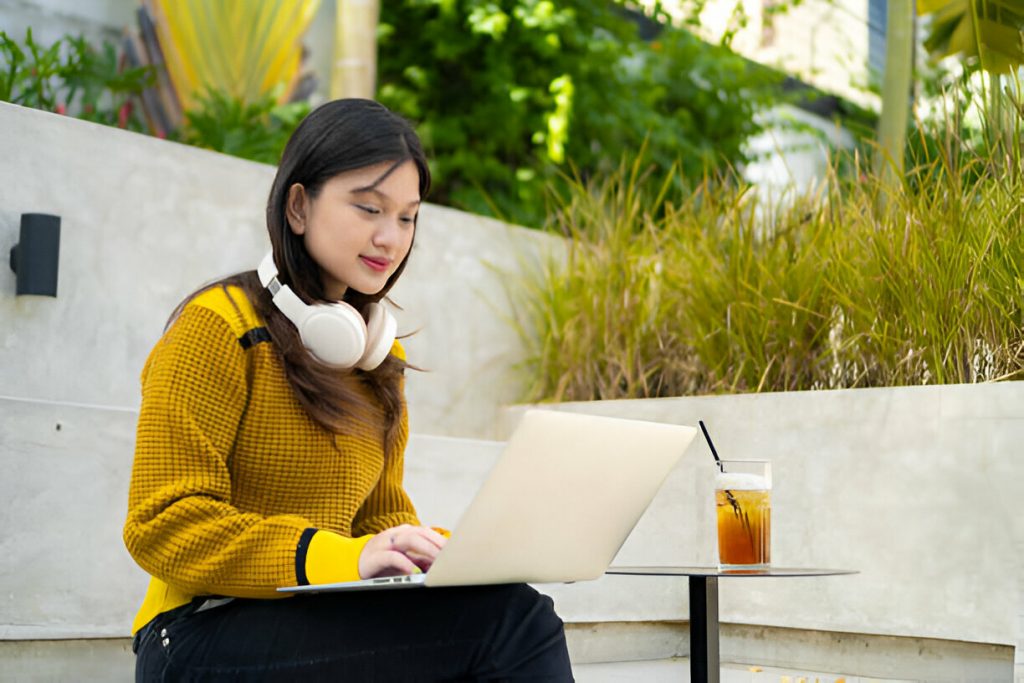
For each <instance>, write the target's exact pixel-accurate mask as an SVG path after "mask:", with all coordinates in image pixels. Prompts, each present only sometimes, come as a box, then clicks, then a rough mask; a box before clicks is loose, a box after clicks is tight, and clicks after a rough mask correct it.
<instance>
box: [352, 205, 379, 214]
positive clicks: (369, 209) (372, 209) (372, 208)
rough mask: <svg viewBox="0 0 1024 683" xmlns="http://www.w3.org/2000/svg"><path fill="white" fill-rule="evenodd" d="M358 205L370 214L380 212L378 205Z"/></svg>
mask: <svg viewBox="0 0 1024 683" xmlns="http://www.w3.org/2000/svg"><path fill="white" fill-rule="evenodd" d="M356 206H358V207H359V208H360V209H361V210H363V211H365V212H366V213H368V214H372V215H376V214H378V213H380V209H378V208H377V207H376V206H365V205H363V204H357V205H356Z"/></svg>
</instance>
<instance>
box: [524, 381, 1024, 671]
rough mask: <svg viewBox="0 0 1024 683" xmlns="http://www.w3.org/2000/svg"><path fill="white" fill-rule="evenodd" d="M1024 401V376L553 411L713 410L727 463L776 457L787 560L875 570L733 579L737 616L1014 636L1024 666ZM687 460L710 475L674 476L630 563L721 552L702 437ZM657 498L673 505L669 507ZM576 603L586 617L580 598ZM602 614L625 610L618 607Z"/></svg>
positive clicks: (680, 415)
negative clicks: (653, 532) (651, 541)
mask: <svg viewBox="0 0 1024 683" xmlns="http://www.w3.org/2000/svg"><path fill="white" fill-rule="evenodd" d="M1022 405H1024V383H1021V382H1011V383H1002V384H990V385H956V386H946V387H905V388H898V389H860V390H844V391H823V392H792V393H782V394H761V395H742V396H719V397H691V398H678V399H658V400H646V401H603V402H593V403H574V404H560V405H557V406H549V407H552V408H555V409H559V410H571V411H578V412H587V413H595V414H606V415H615V416H620V417H632V418H637V419H649V420H654V421H666V422H674V423H681V424H695V423H696V422H697V420H699V419H703V420H705V422H706V423H707V425H708V427H709V429H710V431H711V434H712V436H713V438H714V440H715V444H716V447H717V448H718V451H719V453H720V454H722V455H723V457H726V456H732V457H748V458H765V459H769V460H771V461H772V462H773V476H774V479H775V482H774V483H775V488H774V492H773V515H772V517H773V519H772V522H773V524H772V527H773V549H772V559H773V562H774V563H776V564H778V565H780V566H802V567H819V566H820V567H845V568H851V569H858V570H860V574H858V575H856V576H848V577H836V578H828V579H824V578H823V579H813V580H808V581H803V580H778V581H775V582H773V583H770V585H765V584H762V583H758V582H754V581H749V580H743V579H724V580H722V585H721V588H720V590H721V595H720V599H721V610H722V618H723V620H725V621H729V622H733V623H737V624H761V625H771V626H779V627H787V628H799V629H808V630H823V631H832V630H836V631H844V632H854V633H865V634H876V635H904V636H906V635H912V636H917V637H922V638H940V639H948V640H954V641H968V642H978V643H1000V644H1006V645H1010V646H1014V647H1016V648H1017V653H1018V654H1017V658H1018V664H1020V659H1021V658H1020V651H1021V648H1022V646H1024V633H1022V631H1021V625H1020V614H1021V612H1022V606H1024V595H1022V593H1021V577H1022V576H1024V559H1022V558H1024V555H1022V554H1021V552H1020V549H1021V547H1022V541H1024V522H1022V520H1021V516H1020V514H1019V511H1018V510H1017V507H1018V504H1017V503H1018V501H1019V498H1020V494H1019V490H1020V486H1021V483H1022V482H1024V461H1022V460H1021V459H1020V457H1019V453H1020V443H1021V442H1022V440H1024V411H1022V410H1021V406H1022ZM516 413H517V411H510V414H509V424H512V423H514V421H515V418H516ZM686 457H687V458H688V459H689V460H690V461H691V465H690V466H692V467H693V468H694V469H693V470H692V471H691V472H685V471H678V472H676V473H675V474H674V475H673V476H674V477H679V479H677V480H674V481H673V480H670V482H669V484H668V485H667V488H668V490H669V491H673V493H671V494H667V495H668V499H667V500H666V499H665V498H663V497H662V496H661V495H659V500H657V501H656V502H655V507H654V508H652V513H653V514H654V517H653V519H651V520H646V519H645V521H648V523H654V521H655V520H658V522H660V526H659V533H658V537H659V538H660V539H661V541H662V542H661V543H660V545H657V546H653V545H652V546H649V547H645V548H644V549H642V550H641V549H640V548H639V547H637V548H636V550H635V552H636V554H635V555H634V549H633V547H631V546H629V545H627V546H626V547H625V548H624V549H623V555H622V556H621V561H623V562H627V563H640V561H641V560H643V561H645V562H647V563H654V564H658V563H662V562H663V563H666V564H690V563H705V562H711V561H713V559H714V552H715V544H714V540H713V529H714V521H713V517H712V507H711V503H710V500H709V498H708V493H707V492H708V491H709V490H710V486H711V484H710V477H711V476H712V474H713V469H714V468H713V461H712V458H711V456H710V454H709V452H708V450H707V449H706V448H704V447H703V446H702V445H698V446H697V447H691V449H690V451H688V453H687V456H686ZM663 493H664V492H663ZM657 505H666V506H669V507H666V508H665V509H664V510H663V511H661V512H658V511H657ZM672 506H674V509H673V508H672ZM605 580H606V581H608V580H613V579H605ZM614 580H615V581H618V580H619V579H614ZM587 604H588V603H587V602H586V601H584V602H582V603H579V605H578V607H579V608H580V609H583V608H584V606H585V605H587ZM589 604H590V605H594V604H603V605H606V606H607V605H609V603H602V602H600V601H595V602H591V603H589ZM663 604H664V605H665V608H666V610H668V611H667V613H665V614H663V615H659V618H672V617H673V614H672V612H671V609H672V608H671V606H672V605H678V604H679V603H678V602H677V601H674V600H673V601H665V602H664V603H663ZM566 606H567V608H568V610H569V614H573V612H572V610H573V609H576V607H577V603H576V602H575V599H571V600H569V601H567V602H566ZM602 617H603V618H608V619H617V618H621V614H619V613H617V612H616V611H615V610H614V609H612V610H611V611H610V612H608V613H602Z"/></svg>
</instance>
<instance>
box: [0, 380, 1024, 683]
mask: <svg viewBox="0 0 1024 683" xmlns="http://www.w3.org/2000/svg"><path fill="white" fill-rule="evenodd" d="M1022 399H1024V384H1020V383H1017V384H1002V385H990V386H981V387H970V386H958V387H943V388H930V387H929V388H909V389H895V390H860V391H839V392H816V393H814V394H811V393H807V394H778V395H763V396H721V397H706V398H691V399H672V400H665V401H644V402H608V403H594V404H586V405H576V404H574V405H567V406H561V408H564V409H568V410H586V411H588V412H597V413H606V414H613V415H625V416H631V417H643V418H646V419H654V420H665V421H672V422H685V423H690V422H695V421H696V419H705V420H706V421H707V423H708V424H709V426H710V428H711V429H712V432H713V434H714V436H715V439H716V442H717V445H718V448H719V449H720V451H721V452H722V453H730V454H737V453H743V454H745V455H757V456H758V457H766V458H770V459H771V460H772V461H773V463H774V465H775V478H776V482H775V484H776V486H775V491H774V494H773V503H774V514H773V517H774V518H775V519H774V521H775V524H774V525H773V527H774V541H773V555H774V557H773V559H774V560H775V562H776V564H778V565H780V566H804V567H807V566H826V567H842V568H852V569H858V570H860V572H861V573H860V574H858V575H854V576H840V577H829V578H812V579H750V578H733V579H723V580H721V585H720V599H721V614H722V619H723V622H724V623H725V625H724V626H723V631H722V653H723V657H724V659H725V661H731V662H738V663H748V664H757V665H760V666H778V667H790V668H797V667H799V668H803V669H814V670H817V671H824V672H834V673H836V674H847V675H860V676H880V677H887V678H901V679H907V680H923V679H927V680H969V681H980V680H989V681H1001V680H1010V678H1009V677H1010V675H1011V673H1010V672H1011V671H1012V667H1013V652H1014V647H1015V646H1016V645H1017V644H1018V643H1019V639H1020V633H1019V631H1018V630H1017V628H1018V627H1017V624H1016V615H1017V611H1018V609H1019V606H1020V604H1021V603H1020V597H1019V593H1017V591H1018V590H1019V588H1018V577H1019V571H1020V556H1019V555H1017V554H1016V553H1015V552H1014V551H1013V548H1014V546H1013V540H1014V537H1015V536H1018V537H1019V534H1020V529H1019V526H1010V525H998V524H992V521H991V518H992V516H993V515H992V510H993V508H994V507H995V508H997V509H1001V507H1000V506H1003V507H1005V508H1007V510H1001V512H1000V514H999V515H998V516H999V517H1000V518H1002V519H1004V520H1005V519H1011V518H1010V517H1008V516H1007V515H1008V514H1009V512H1008V509H1009V508H1010V502H1011V501H1012V500H1013V499H1012V498H1011V497H1010V496H1012V495H1013V489H1014V487H1015V486H1016V484H1017V483H1018V482H1019V481H1020V474H1021V473H1020V468H1021V465H1020V464H1018V463H1016V462H1014V461H1013V458H1012V456H1013V454H1014V452H1015V451H1014V450H1013V449H1014V445H1013V444H1015V443H1017V442H1018V441H1019V439H1020V438H1021V436H1024V433H1022V431H1024V426H1022V422H1024V420H1022V419H1021V417H1020V416H1019V415H1014V414H1013V413H1014V408H1013V407H1012V406H1014V405H1020V402H1021V400H1022ZM516 414H517V411H516V410H512V411H509V414H508V416H507V417H508V422H509V424H512V423H513V422H514V420H515V418H516ZM134 423H135V414H134V413H133V412H132V411H115V410H111V409H108V408H97V407H87V406H75V405H60V404H54V403H47V402H34V401H26V400H14V399H0V468H2V471H5V472H18V473H19V476H18V477H17V478H16V479H14V478H8V479H7V480H5V486H4V487H3V491H2V494H3V495H4V498H5V500H6V501H8V502H7V503H6V504H5V505H3V506H0V528H3V529H5V530H8V532H7V533H5V535H4V536H3V537H2V539H0V558H2V560H0V587H2V593H0V641H15V640H17V641H28V640H32V641H46V640H53V639H84V640H86V641H91V640H94V639H104V638H105V639H112V640H110V642H109V643H108V644H107V645H106V646H104V647H106V650H107V651H109V652H110V656H111V657H112V658H115V659H116V661H118V662H120V664H119V666H124V667H127V666H128V665H129V663H130V657H129V656H128V654H127V652H126V651H124V647H123V639H124V636H125V633H126V631H127V628H128V624H129V623H130V621H131V617H132V615H133V614H134V611H135V609H136V608H137V607H138V604H139V601H140V599H141V596H142V594H143V591H144V588H145V583H146V577H145V576H144V575H143V573H142V572H141V570H139V569H138V568H137V567H136V566H135V565H134V564H133V562H132V560H131V559H130V557H128V555H127V553H126V552H125V550H124V548H123V546H122V544H121V540H120V530H121V524H122V521H123V516H124V505H125V498H126V495H127V481H128V475H129V470H130V466H131V449H132V439H133V430H134ZM979 425H983V426H984V431H985V432H986V433H987V434H988V436H985V437H981V438H980V440H978V441H975V442H974V444H973V446H974V447H973V448H972V449H971V450H969V451H964V450H962V447H963V443H964V442H963V441H962V440H961V439H962V437H960V436H958V434H970V433H972V432H973V431H976V430H977V429H978V428H979ZM887 443H888V444H890V445H885V444H887ZM501 448H502V443H501V442H498V441H486V440H475V439H460V438H452V437H442V436H425V435H413V437H412V439H411V442H410V445H409V449H408V452H407V473H406V480H407V487H408V490H409V492H410V495H411V496H412V498H413V500H414V502H415V503H416V505H417V508H418V511H419V513H420V515H421V518H422V519H423V520H424V521H426V522H428V523H436V524H442V525H445V526H449V527H454V526H455V525H456V523H457V520H458V517H459V515H460V514H461V511H462V510H463V509H464V508H465V506H466V505H467V504H468V503H469V501H470V499H471V498H472V496H473V493H474V492H475V490H476V489H477V488H478V486H479V484H480V482H481V481H482V480H483V478H484V477H485V476H486V474H487V472H488V471H489V469H490V467H491V466H492V464H493V463H494V461H495V459H496V458H497V457H498V454H499V453H500V451H501ZM712 470H713V466H712V465H711V458H710V456H709V455H708V454H707V451H706V449H705V448H704V445H703V444H702V443H700V442H695V443H694V444H693V445H692V446H691V447H690V449H689V450H688V451H687V453H686V455H685V456H684V458H683V461H682V462H681V463H680V465H679V466H678V467H677V468H676V469H675V470H674V471H673V472H672V473H671V475H670V476H669V478H668V480H667V481H666V483H665V485H664V487H663V488H662V490H661V491H660V492H659V493H658V495H657V496H656V498H655V500H654V502H653V503H652V505H651V506H650V508H649V509H648V511H647V512H646V513H645V515H644V516H643V518H642V519H641V521H640V523H639V524H638V526H637V527H636V529H635V530H634V532H633V534H632V535H631V536H630V538H629V539H628V540H627V542H626V544H625V545H624V546H623V548H622V549H621V551H620V552H619V554H618V556H617V557H616V560H615V564H648V565H660V564H713V563H714V561H715V541H714V531H713V529H714V526H713V524H714V522H713V514H712V504H711V500H710V484H711V482H710V477H711V474H712ZM882 470H885V473H884V474H883V473H882ZM901 516H903V517H906V518H907V519H908V522H907V523H903V524H899V523H897V521H898V519H899V518H900V517H901ZM1018 542H1019V538H1018ZM541 588H542V590H544V591H545V592H547V593H548V594H549V595H551V596H552V597H553V598H554V599H555V601H556V605H557V608H558V610H559V613H560V614H561V615H562V617H563V619H565V621H566V622H567V623H568V624H569V625H570V644H571V648H572V654H573V661H574V662H577V663H581V664H582V663H593V662H614V661H636V660H660V659H668V658H674V657H679V656H687V655H688V654H689V649H688V641H687V638H688V631H687V629H686V628H685V625H684V624H682V622H685V621H686V620H687V618H688V616H687V615H688V601H687V596H686V582H685V581H682V580H678V579H671V578H641V577H612V576H609V577H605V578H602V579H599V580H597V581H594V582H588V583H580V584H574V585H569V586H562V585H554V586H542V587H541ZM74 647H76V648H78V649H79V650H82V654H81V656H82V657H86V658H87V659H88V657H91V656H94V655H96V652H95V651H96V648H98V647H100V645H98V644H97V645H95V646H88V645H87V644H86V643H79V644H78V645H75V646H74ZM47 648H48V646H45V645H42V644H38V643H37V644H34V645H33V644H31V643H27V644H26V646H25V647H20V648H13V647H11V646H9V645H5V646H4V647H2V648H0V662H4V661H8V662H12V664H10V666H12V667H14V668H13V669H11V670H20V669H18V667H25V668H26V670H31V669H30V668H29V667H31V666H35V665H34V664H33V662H34V661H35V659H34V657H35V655H37V654H39V653H41V652H44V651H45V652H49V651H51V650H52V648H49V649H47ZM82 648H84V650H83V649H82ZM69 652H70V651H69ZM75 652H78V650H75ZM39 656H40V657H41V656H42V655H41V654H39ZM97 657H98V655H97ZM94 658H95V657H94ZM101 659H102V658H101V657H100V658H99V659H98V661H99V660H101ZM90 661H91V660H90ZM15 663H16V664H17V666H15ZM2 668H4V666H3V665H0V669H2ZM0 680H3V676H0ZM95 680H103V679H102V677H100V678H97V679H95Z"/></svg>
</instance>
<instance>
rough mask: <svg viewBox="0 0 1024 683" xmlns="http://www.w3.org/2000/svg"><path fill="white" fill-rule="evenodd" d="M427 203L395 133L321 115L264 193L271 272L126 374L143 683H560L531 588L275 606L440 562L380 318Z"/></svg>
mask: <svg viewBox="0 0 1024 683" xmlns="http://www.w3.org/2000/svg"><path fill="white" fill-rule="evenodd" d="M429 185H430V174H429V170H428V167H427V163H426V159H425V158H424V155H423V151H422V148H421V145H420V142H419V140H418V139H417V137H416V135H415V133H414V132H413V130H412V129H411V127H410V126H409V124H408V123H407V122H406V121H404V120H403V119H401V118H400V117H398V116H396V115H394V114H393V113H391V112H390V111H388V110H387V109H386V108H384V107H383V106H381V105H379V104H377V103H375V102H372V101H369V100H339V101H335V102H330V103H327V104H325V105H323V106H321V107H319V108H317V109H316V110H315V111H313V112H312V113H311V114H310V115H309V116H308V117H307V118H306V119H305V120H304V121H303V122H302V124H301V125H300V126H299V127H298V129H296V131H295V133H294V134H293V136H292V138H291V140H290V141H289V142H288V145H287V147H286V148H285V151H284V155H283V157H282V159H281V164H280V166H279V168H278V171H277V176H276V178H275V180H274V184H273V187H272V188H271V192H270V198H269V201H268V204H267V228H268V231H269V234H270V243H271V247H272V250H271V252H270V254H268V256H267V258H266V259H264V261H263V262H262V263H261V264H260V267H259V268H258V269H257V271H256V272H253V271H249V272H246V273H241V274H238V275H235V276H232V277H229V278H226V279H225V280H223V281H221V282H219V283H215V284H214V285H211V286H209V287H206V288H203V289H201V290H200V291H199V292H197V293H195V294H193V295H192V296H191V297H189V298H188V299H186V301H185V302H183V304H181V305H180V306H179V307H178V309H177V310H176V311H175V313H174V315H173V316H172V323H171V324H170V325H169V327H168V329H167V331H166V333H165V334H164V337H163V338H162V339H161V340H160V342H158V343H157V345H156V347H155V348H154V349H153V351H152V353H151V354H150V357H149V359H148V360H147V362H146V365H145V368H144V370H143V373H142V407H141V411H140V414H139V424H138V434H137V440H136V453H135V463H134V467H133V470H132V480H131V486H130V491H129V501H128V518H127V521H126V523H125V528H124V540H125V544H126V546H127V548H128V550H129V552H130V553H131V554H132V556H133V557H134V558H135V560H136V562H138V564H139V565H140V566H141V567H142V568H143V569H145V570H146V571H147V572H148V573H149V574H150V575H151V577H152V579H151V582H150V587H149V590H148V592H147V594H146V597H145V600H144V601H143V604H142V607H141V609H140V610H139V614H138V616H137V617H136V620H135V624H134V625H133V629H132V631H133V633H134V634H135V641H134V645H133V649H135V651H136V653H137V655H138V659H137V662H136V677H137V679H138V680H146V681H148V680H261V681H262V680H282V681H285V680H287V681H294V680H302V681H307V680H321V679H322V680H353V681H361V680H374V681H418V680H423V681H433V680H524V681H526V680H529V681H565V680H572V674H571V671H570V667H569V661H568V654H567V651H566V646H565V636H564V631H563V626H562V622H561V620H560V619H559V618H558V617H557V615H556V614H555V613H554V611H553V609H552V605H551V601H550V599H548V598H547V597H544V596H541V595H539V594H538V593H536V592H535V591H534V590H533V589H531V588H529V587H527V586H523V585H512V586H485V587H472V588H468V587H467V588H449V589H430V590H415V591H372V592H365V593H334V594H320V595H314V596H302V597H291V598H280V597H279V594H278V593H276V592H275V589H276V588H278V587H279V586H286V585H295V584H305V583H326V582H333V581H346V580H355V579H358V578H370V577H375V576H385V575H391V574H409V573H413V572H419V571H425V570H427V569H428V568H429V567H430V565H431V563H432V562H433V560H434V558H435V557H436V555H437V553H438V551H439V550H440V549H441V548H442V547H443V546H444V543H445V535H444V534H445V533H446V532H443V531H442V530H437V529H432V528H429V527H426V526H423V525H421V523H420V521H419V520H418V519H417V517H416V512H415V509H414V508H413V505H412V503H411V502H410V500H409V498H408V496H407V495H406V494H405V491H404V490H403V488H402V469H403V451H404V447H405V444H406V440H407V437H408V418H407V414H406V408H405V401H404V398H403V372H404V369H405V368H406V367H407V366H406V362H405V356H404V352H403V350H402V347H401V345H400V344H399V343H398V342H397V341H394V331H395V325H394V321H393V319H391V317H390V315H389V314H388V313H387V312H386V310H384V307H383V305H382V304H380V303H379V302H380V300H381V299H383V298H384V297H385V296H386V294H387V293H388V291H389V290H390V289H391V287H392V286H393V285H394V283H395V281H396V280H397V279H398V277H399V276H400V275H401V273H402V271H403V270H404V268H405V264H406V261H407V260H408V255H409V251H410V249H411V247H412V243H413V238H414V236H415V231H416V218H417V214H418V210H419V206H420V202H421V200H422V198H423V197H424V195H425V194H426V192H427V189H428V188H429Z"/></svg>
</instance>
